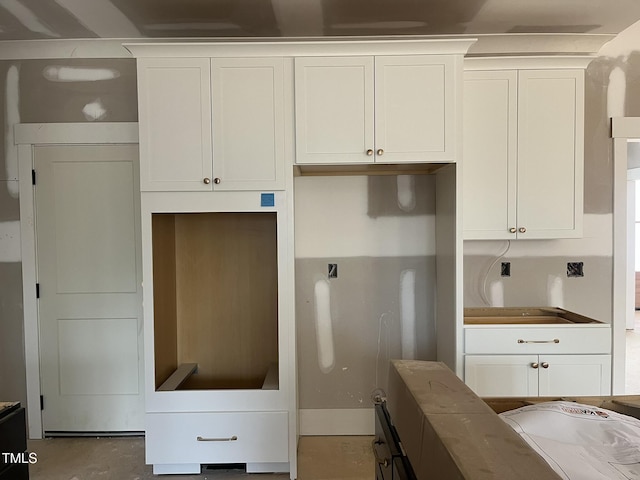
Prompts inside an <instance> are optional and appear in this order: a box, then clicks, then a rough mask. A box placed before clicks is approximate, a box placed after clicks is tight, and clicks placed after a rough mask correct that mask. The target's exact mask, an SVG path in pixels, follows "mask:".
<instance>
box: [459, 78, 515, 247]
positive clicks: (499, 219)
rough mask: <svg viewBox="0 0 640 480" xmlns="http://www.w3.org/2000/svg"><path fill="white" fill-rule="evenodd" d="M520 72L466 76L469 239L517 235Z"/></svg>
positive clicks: (465, 165)
mask: <svg viewBox="0 0 640 480" xmlns="http://www.w3.org/2000/svg"><path fill="white" fill-rule="evenodd" d="M517 82H518V76H517V72H516V71H513V70H505V71H499V72H483V71H477V72H476V71H471V72H465V74H464V113H463V133H462V138H463V153H462V155H463V175H462V184H463V189H462V194H463V202H464V211H463V224H464V232H463V235H464V238H465V239H512V238H515V237H516V234H515V233H511V232H510V231H509V229H510V228H513V227H515V226H516V181H517V176H516V172H517V166H516V162H517V142H518V138H517V135H518V129H517V112H518V110H517V100H518V98H517Z"/></svg>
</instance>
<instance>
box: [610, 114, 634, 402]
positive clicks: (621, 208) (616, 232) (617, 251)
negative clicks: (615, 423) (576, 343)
mask: <svg viewBox="0 0 640 480" xmlns="http://www.w3.org/2000/svg"><path fill="white" fill-rule="evenodd" d="M611 132H612V137H613V285H612V292H611V296H612V315H611V318H612V334H613V335H612V337H613V345H612V352H613V355H612V362H611V363H612V393H613V394H614V395H618V394H624V393H625V391H624V390H625V353H626V345H625V343H626V342H625V331H626V328H625V327H626V323H627V322H626V318H627V311H626V309H627V303H628V302H627V295H628V294H627V290H628V285H627V282H628V274H627V261H628V259H627V175H628V173H627V139H634V138H635V139H637V138H640V118H639V117H614V118H612V119H611Z"/></svg>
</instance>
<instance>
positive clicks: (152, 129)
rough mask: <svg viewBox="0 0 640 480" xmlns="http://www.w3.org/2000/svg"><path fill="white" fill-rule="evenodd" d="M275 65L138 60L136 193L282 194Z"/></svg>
mask: <svg viewBox="0 0 640 480" xmlns="http://www.w3.org/2000/svg"><path fill="white" fill-rule="evenodd" d="M283 71H284V67H283V59H282V58H277V57H274V58H213V59H209V58H140V59H138V96H139V100H138V102H139V123H140V159H141V162H140V182H141V190H142V191H172V190H173V191H210V190H261V189H270V190H278V189H283V188H284V172H285V161H284V155H285V153H284V149H285V147H284V142H285V128H286V127H285V124H286V122H285V118H284V117H285V115H284V73H283Z"/></svg>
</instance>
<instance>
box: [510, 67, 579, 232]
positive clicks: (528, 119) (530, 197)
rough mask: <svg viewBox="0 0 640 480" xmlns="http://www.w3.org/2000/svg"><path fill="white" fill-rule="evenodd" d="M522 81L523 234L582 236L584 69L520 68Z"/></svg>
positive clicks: (520, 168) (520, 210)
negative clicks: (526, 69) (522, 69)
mask: <svg viewBox="0 0 640 480" xmlns="http://www.w3.org/2000/svg"><path fill="white" fill-rule="evenodd" d="M518 83H519V84H518V214H517V215H518V225H517V227H518V233H519V238H576V237H580V236H582V216H583V162H584V160H583V150H584V71H583V70H573V69H571V70H530V71H520V72H519V82H518Z"/></svg>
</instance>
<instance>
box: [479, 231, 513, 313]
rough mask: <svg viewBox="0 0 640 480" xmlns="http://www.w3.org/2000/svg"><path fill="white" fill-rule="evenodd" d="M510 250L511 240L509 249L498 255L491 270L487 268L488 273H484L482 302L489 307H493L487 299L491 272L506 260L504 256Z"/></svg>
mask: <svg viewBox="0 0 640 480" xmlns="http://www.w3.org/2000/svg"><path fill="white" fill-rule="evenodd" d="M510 248H511V240H507V248H505V249H504V251H503V252H502V253H501V254H500V255H498V256H497V257H496V258H495V260H494V261H493V262H491V265H489V268H487V271H486V272H485V273H484V279H483V280H482V290H481V291H480V297H481V298H482V301H483V302H484V303H485V305H486V306H487V307H490V306H491V302H489V299H488V298H487V279H488V278H489V272H490V271H491V269H492V268H493V267H494V265H495V264H496V263H498V262H499V261H500V260H501V259H502V258H504V256H505V255H506V254H507V252H508V251H509V249H510Z"/></svg>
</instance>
